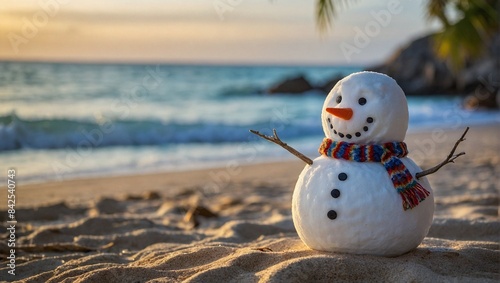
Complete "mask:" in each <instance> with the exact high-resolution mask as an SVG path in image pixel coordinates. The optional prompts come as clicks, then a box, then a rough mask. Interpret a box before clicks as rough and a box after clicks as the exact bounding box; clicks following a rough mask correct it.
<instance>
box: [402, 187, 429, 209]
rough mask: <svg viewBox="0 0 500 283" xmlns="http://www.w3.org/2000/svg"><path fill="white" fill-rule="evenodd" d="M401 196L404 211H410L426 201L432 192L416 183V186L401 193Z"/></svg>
mask: <svg viewBox="0 0 500 283" xmlns="http://www.w3.org/2000/svg"><path fill="white" fill-rule="evenodd" d="M399 194H400V195H401V198H402V199H403V209H404V210H408V209H412V208H414V207H416V206H417V205H418V204H419V203H421V202H422V201H423V200H425V198H426V197H428V196H429V195H430V192H429V191H428V190H426V189H425V188H424V187H423V186H422V185H420V184H419V183H417V182H416V181H415V184H414V185H412V186H410V187H408V188H406V189H404V190H403V191H400V192H399Z"/></svg>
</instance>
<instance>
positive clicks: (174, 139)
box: [0, 113, 321, 151]
mask: <svg viewBox="0 0 500 283" xmlns="http://www.w3.org/2000/svg"><path fill="white" fill-rule="evenodd" d="M271 126H273V125H270V123H269V121H267V122H256V123H252V124H225V123H210V122H192V123H187V122H186V123H180V122H163V121H159V120H115V121H109V120H108V121H82V120H68V119H40V118H39V119H23V118H20V117H18V116H17V115H16V114H15V113H13V114H10V115H6V116H0V151H7V150H20V149H28V148H29V149H59V148H66V147H70V148H77V147H108V146H143V145H168V144H180V143H183V144H189V143H211V144H218V143H231V142H247V141H251V140H252V139H255V137H254V136H253V135H252V134H250V133H249V129H256V130H260V131H263V132H269V133H270V131H271ZM311 134H321V128H320V127H311V126H310V125H308V124H307V123H302V124H298V125H296V124H294V125H293V126H292V125H289V126H287V127H286V131H283V134H282V135H281V136H282V137H283V138H288V139H290V138H295V137H302V136H304V135H311Z"/></svg>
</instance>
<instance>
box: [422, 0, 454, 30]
mask: <svg viewBox="0 0 500 283" xmlns="http://www.w3.org/2000/svg"><path fill="white" fill-rule="evenodd" d="M449 4H450V0H429V1H428V2H427V6H426V15H425V17H426V18H427V20H428V21H430V20H433V19H438V20H439V21H440V22H441V24H442V25H443V26H445V27H446V26H449V21H448V17H447V16H446V7H447V6H448V5H449Z"/></svg>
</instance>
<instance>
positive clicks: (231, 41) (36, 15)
mask: <svg viewBox="0 0 500 283" xmlns="http://www.w3.org/2000/svg"><path fill="white" fill-rule="evenodd" d="M315 2H316V1H306V0H287V1H284V0H274V1H271V0H251V1H250V0H190V1H186V0H143V1H138V0H106V1H104V0H100V1H98V0H86V1H75V0H36V1H31V0H24V1H17V0H4V1H2V5H1V6H0V18H1V19H2V20H1V21H0V38H1V41H0V60H5V59H7V60H43V61H85V62H103V61H105V62H173V63H222V64H323V65H324V64H342V65H350V64H356V65H359V64H371V63H374V62H380V61H381V60H383V59H385V58H386V57H387V56H388V55H389V54H390V53H391V52H392V51H394V50H395V49H396V48H397V47H399V46H401V45H403V44H405V43H407V42H408V40H410V39H412V38H415V37H417V36H420V35H423V34H425V33H427V32H428V31H429V30H432V29H435V28H436V25H433V24H431V23H428V22H426V21H425V19H424V9H423V7H424V4H423V2H422V1H397V0H395V1H382V0H377V1H359V2H357V3H354V4H352V5H350V6H349V7H348V8H347V9H344V10H343V11H342V12H341V13H339V15H338V17H337V18H336V21H335V27H334V28H333V29H332V30H331V31H330V32H329V33H327V34H324V35H321V34H320V33H319V32H318V30H317V28H316V26H315V18H314V8H315ZM389 2H393V3H395V4H394V5H396V6H397V9H396V10H397V11H399V12H397V13H395V14H394V13H391V10H390V9H388V4H387V3H389ZM43 3H45V4H43ZM397 4H399V6H398V5H397ZM382 10H384V11H385V12H380V11H382ZM374 13H375V14H380V13H382V14H384V15H390V19H389V20H388V22H387V23H384V22H380V20H378V22H377V19H376V18H375V16H374V15H373V14H374ZM370 25H371V26H370ZM377 26H378V29H377ZM367 28H368V33H370V32H371V35H367V38H368V41H367V42H366V41H365V42H362V43H363V46H361V45H359V43H358V45H356V41H355V40H356V34H357V33H356V30H361V31H366V29H367ZM370 28H371V30H370ZM342 46H343V47H344V49H345V47H346V46H352V47H354V48H356V50H355V51H356V52H354V53H351V54H347V53H346V51H345V50H344V51H343V50H342ZM350 50H351V51H352V49H350ZM346 54H347V55H346Z"/></svg>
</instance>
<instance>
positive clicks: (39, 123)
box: [0, 62, 500, 182]
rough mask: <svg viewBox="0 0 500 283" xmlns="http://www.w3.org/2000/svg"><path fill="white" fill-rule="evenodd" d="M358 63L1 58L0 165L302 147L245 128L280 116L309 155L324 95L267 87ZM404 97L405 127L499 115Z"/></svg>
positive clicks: (255, 157)
mask: <svg viewBox="0 0 500 283" xmlns="http://www.w3.org/2000/svg"><path fill="white" fill-rule="evenodd" d="M359 70H361V69H360V68H357V67H307V66H196V65H120V64H117V65H97V64H96V65H92V64H60V63H20V62H0V171H1V172H6V170H7V169H9V168H16V169H17V171H18V176H19V178H20V179H22V180H23V182H42V181H46V180H65V179H71V178H81V177H87V176H110V175H120V174H129V173H143V172H162V171H174V170H185V169H194V168H203V167H211V166H238V165H241V164H247V163H256V162H264V161H270V160H282V159H292V158H295V157H293V156H291V155H290V154H289V153H287V152H286V151H284V150H283V149H281V148H279V147H278V146H276V145H273V144H270V143H268V142H266V141H263V140H261V139H259V138H257V137H256V136H254V135H252V134H251V133H249V131H248V130H249V129H255V130H259V131H261V132H264V133H268V134H270V133H271V129H273V128H276V129H277V130H278V133H279V135H280V137H281V138H282V139H283V140H285V141H286V142H288V143H289V144H290V145H292V146H293V147H295V148H297V149H298V150H300V151H302V152H304V153H306V154H308V155H310V156H311V157H314V156H316V155H317V154H316V148H317V146H318V144H319V143H320V142H321V140H322V136H323V133H322V129H321V122H320V113H321V106H322V104H323V100H324V97H325V96H324V95H322V94H320V93H317V92H311V93H308V94H305V95H279V96H276V95H266V94H264V93H263V90H264V89H266V88H268V87H269V86H271V85H273V84H274V83H276V82H277V81H279V80H281V79H283V78H285V77H289V76H294V75H297V74H304V75H305V76H306V77H307V78H308V79H309V80H310V81H311V82H314V83H316V84H319V83H321V82H324V81H326V80H327V79H328V78H330V77H332V76H333V75H335V74H338V73H340V74H342V75H347V74H350V73H352V72H356V71H359ZM408 102H409V109H410V124H409V131H419V130H424V129H431V128H436V127H439V128H442V129H447V128H464V127H465V126H468V125H474V124H485V123H492V122H499V121H500V113H499V112H498V111H474V112H470V111H466V110H464V109H462V107H461V102H460V99H456V98H449V97H440V96H434V97H410V98H409V99H408ZM4 175H5V174H4ZM4 179H5V176H0V180H4Z"/></svg>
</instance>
